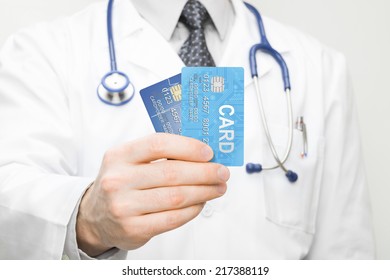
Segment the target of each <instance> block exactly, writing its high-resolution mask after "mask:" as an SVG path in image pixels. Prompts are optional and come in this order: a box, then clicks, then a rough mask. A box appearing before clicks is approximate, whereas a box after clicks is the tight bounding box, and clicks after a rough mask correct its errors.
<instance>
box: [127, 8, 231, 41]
mask: <svg viewBox="0 0 390 280" xmlns="http://www.w3.org/2000/svg"><path fill="white" fill-rule="evenodd" d="M131 1H132V3H133V4H134V6H135V8H136V9H137V11H138V12H139V14H140V15H141V16H142V17H143V18H144V19H145V20H146V21H148V22H149V23H150V24H151V25H152V26H153V27H154V28H156V29H157V30H158V31H159V32H160V34H161V35H162V36H163V37H164V38H165V39H166V40H169V39H170V38H171V37H172V34H173V32H174V31H175V28H176V25H177V22H178V21H179V18H180V15H181V11H182V10H183V8H184V5H185V4H186V2H187V0H131ZM199 1H200V2H201V3H202V4H203V5H204V6H205V8H206V9H207V11H208V12H209V14H210V17H211V19H212V21H213V22H214V25H215V27H216V29H217V32H218V35H219V37H220V38H221V40H224V38H225V36H226V34H227V32H228V27H229V26H230V25H229V23H230V22H233V20H234V16H235V13H234V8H233V5H232V3H231V0H199Z"/></svg>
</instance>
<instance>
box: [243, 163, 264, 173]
mask: <svg viewBox="0 0 390 280" xmlns="http://www.w3.org/2000/svg"><path fill="white" fill-rule="evenodd" d="M262 170H263V167H262V166H261V164H258V163H247V165H246V173H248V174H253V173H260V172H261V171H262Z"/></svg>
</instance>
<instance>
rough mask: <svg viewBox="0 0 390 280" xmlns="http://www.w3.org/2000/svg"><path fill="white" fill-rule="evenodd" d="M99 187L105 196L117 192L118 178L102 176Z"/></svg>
mask: <svg viewBox="0 0 390 280" xmlns="http://www.w3.org/2000/svg"><path fill="white" fill-rule="evenodd" d="M100 187H101V189H102V191H103V193H105V194H112V193H114V192H116V191H118V188H119V178H117V177H116V176H113V175H104V176H102V177H101V178H100Z"/></svg>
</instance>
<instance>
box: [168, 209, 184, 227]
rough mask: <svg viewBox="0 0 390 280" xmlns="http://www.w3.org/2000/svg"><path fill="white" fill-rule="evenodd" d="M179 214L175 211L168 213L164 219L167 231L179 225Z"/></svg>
mask: <svg viewBox="0 0 390 280" xmlns="http://www.w3.org/2000/svg"><path fill="white" fill-rule="evenodd" d="M181 224H182V223H181V220H180V214H179V213H178V212H177V211H175V212H172V213H169V214H168V215H167V216H166V218H165V225H166V227H167V228H168V229H175V228H178V227H179V226H180V225H181Z"/></svg>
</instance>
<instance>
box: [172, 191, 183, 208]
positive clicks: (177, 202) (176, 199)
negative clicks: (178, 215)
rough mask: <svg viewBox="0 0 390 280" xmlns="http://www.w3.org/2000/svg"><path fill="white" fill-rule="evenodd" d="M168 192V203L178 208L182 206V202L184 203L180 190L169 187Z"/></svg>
mask: <svg viewBox="0 0 390 280" xmlns="http://www.w3.org/2000/svg"><path fill="white" fill-rule="evenodd" d="M168 193H169V201H170V204H171V205H172V206H173V207H174V208H180V207H182V206H183V205H184V203H185V196H184V195H183V193H182V192H180V191H179V190H178V189H176V188H171V189H170V190H169V192H168Z"/></svg>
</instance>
